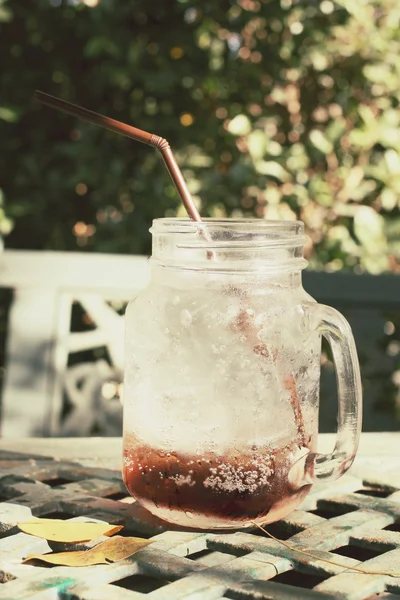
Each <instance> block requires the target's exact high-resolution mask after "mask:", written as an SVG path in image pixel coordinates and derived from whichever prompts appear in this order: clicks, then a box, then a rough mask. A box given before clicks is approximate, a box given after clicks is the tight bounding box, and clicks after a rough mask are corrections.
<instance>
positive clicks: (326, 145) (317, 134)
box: [310, 129, 333, 154]
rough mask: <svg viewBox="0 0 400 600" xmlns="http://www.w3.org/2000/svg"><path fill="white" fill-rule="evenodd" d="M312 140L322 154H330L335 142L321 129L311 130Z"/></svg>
mask: <svg viewBox="0 0 400 600" xmlns="http://www.w3.org/2000/svg"><path fill="white" fill-rule="evenodd" d="M310 142H311V143H312V145H313V146H315V148H317V150H319V151H320V152H322V154H330V153H331V152H332V151H333V144H332V142H331V141H330V140H328V138H327V137H325V135H324V134H323V133H322V131H320V130H319V129H313V130H312V131H310Z"/></svg>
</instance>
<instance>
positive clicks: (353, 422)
mask: <svg viewBox="0 0 400 600" xmlns="http://www.w3.org/2000/svg"><path fill="white" fill-rule="evenodd" d="M304 308H306V307H304ZM307 308H308V309H309V311H310V312H309V314H310V317H311V325H312V327H311V328H312V329H315V330H316V331H318V332H319V333H320V334H321V335H323V336H324V338H326V340H327V341H328V343H329V345H330V347H331V350H332V354H333V360H334V363H335V368H336V382H337V389H338V404H339V406H338V427H337V438H336V444H335V448H334V450H333V452H332V453H331V454H319V453H314V454H311V455H309V456H308V460H307V462H308V465H309V468H308V469H307V471H308V475H309V476H310V475H311V478H312V480H313V482H316V481H321V480H322V481H334V480H335V479H338V478H339V477H340V476H341V475H343V473H345V472H346V471H347V469H349V467H351V465H352V463H353V460H354V458H355V455H356V452H357V448H358V443H359V439H360V433H361V422H362V387H361V376H360V367H359V363H358V357H357V350H356V345H355V342H354V337H353V333H352V331H351V328H350V325H349V324H348V322H347V320H346V319H345V318H344V316H343V315H342V314H340V312H338V311H337V310H335V309H334V308H331V307H330V306H325V305H323V304H308V305H307ZM306 312H308V311H307V309H306ZM309 461H310V462H309Z"/></svg>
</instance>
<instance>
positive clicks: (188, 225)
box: [150, 217, 304, 235]
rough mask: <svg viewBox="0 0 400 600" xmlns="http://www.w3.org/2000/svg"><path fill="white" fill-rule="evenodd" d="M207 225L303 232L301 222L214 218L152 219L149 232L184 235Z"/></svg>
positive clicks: (297, 233)
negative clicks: (198, 220)
mask: <svg viewBox="0 0 400 600" xmlns="http://www.w3.org/2000/svg"><path fill="white" fill-rule="evenodd" d="M204 225H209V227H211V229H213V230H215V229H231V230H234V231H243V232H246V233H251V232H252V231H254V232H257V233H261V232H263V231H265V232H267V231H271V230H272V231H276V230H281V231H282V232H285V233H292V234H295V235H302V234H303V232H304V223H303V222H302V221H282V220H267V219H257V218H250V219H246V218H223V219H221V218H215V217H206V218H204V219H202V221H201V222H196V221H193V220H192V219H189V218H188V217H160V218H157V219H153V223H152V227H151V229H150V231H151V232H152V233H156V232H157V233H161V231H164V232H166V231H168V232H171V233H179V232H182V233H185V232H188V231H195V230H198V229H199V228H202V227H204Z"/></svg>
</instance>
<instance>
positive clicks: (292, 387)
mask: <svg viewBox="0 0 400 600" xmlns="http://www.w3.org/2000/svg"><path fill="white" fill-rule="evenodd" d="M33 97H34V98H35V99H36V100H39V102H42V104H46V105H47V106H50V107H51V108H55V109H57V110H61V111H62V112H65V113H67V114H69V115H72V116H73V117H77V118H78V119H82V120H84V121H88V122H89V123H94V124H95V125H99V126H100V127H104V128H105V129H109V130H110V131H114V132H115V133H119V134H122V135H124V136H126V137H129V138H132V139H134V140H137V141H138V142H143V143H144V144H148V145H149V146H154V147H155V148H157V150H159V151H160V152H161V156H162V157H163V159H164V162H165V164H166V167H167V169H168V171H169V174H170V175H171V178H172V181H173V182H174V184H175V187H176V189H177V191H178V194H179V196H180V197H181V199H182V202H183V205H184V207H185V209H186V212H187V213H188V215H189V217H190V218H191V219H192V220H193V221H196V222H197V223H201V222H202V220H201V217H200V214H199V211H198V210H197V208H196V205H195V203H194V201H193V198H192V196H191V194H190V192H189V190H188V188H187V185H186V183H185V180H184V178H183V175H182V172H181V170H180V168H179V166H178V164H177V162H176V160H175V157H174V155H173V153H172V150H171V148H170V146H169V143H168V142H167V140H165V139H164V138H162V137H160V136H159V135H155V134H154V133H149V132H147V131H143V129H138V128H137V127H132V125H127V124H126V123H122V122H121V121H116V120H115V119H111V118H110V117H106V116H104V115H101V114H99V113H96V112H93V111H92V110H88V109H87V108H83V107H82V106H78V105H77V104H72V103H71V102H67V101H66V100H62V99H61V98H56V97H55V96H51V95H50V94H46V93H45V92H40V91H39V90H36V91H35V92H34V94H33ZM200 233H201V235H202V237H203V238H204V239H205V240H207V241H210V237H209V235H208V233H207V230H206V229H205V228H204V227H202V228H201V230H200ZM207 258H208V259H215V253H214V251H213V250H210V249H208V250H207ZM247 329H249V323H247ZM250 329H251V328H250ZM253 333H254V332H253ZM254 351H255V352H256V353H260V352H259V351H258V350H257V346H256V347H255V348H254ZM261 354H262V352H261ZM285 387H286V389H287V391H288V392H289V397H290V403H291V405H292V407H293V410H294V414H295V418H296V420H297V422H298V428H299V434H300V438H301V440H302V442H303V444H304V445H306V443H305V429H304V423H303V417H302V413H301V408H300V403H299V398H298V396H297V390H296V383H295V381H294V377H293V375H292V374H291V375H290V377H289V378H288V379H287V380H286V381H285Z"/></svg>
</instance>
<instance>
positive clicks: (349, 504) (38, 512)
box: [0, 440, 400, 600]
mask: <svg viewBox="0 0 400 600" xmlns="http://www.w3.org/2000/svg"><path fill="white" fill-rule="evenodd" d="M70 443H72V444H73V443H74V442H72V441H71V442H70ZM99 443H101V442H99ZM103 444H107V441H106V440H104V441H103ZM3 447H4V446H3ZM103 452H104V449H103ZM98 462H99V461H98ZM100 462H101V461H100ZM362 473H364V475H363V474H362ZM365 473H367V474H365ZM0 500H1V502H0V578H1V581H2V582H3V584H4V585H2V586H0V598H2V599H7V600H22V599H25V598H35V599H39V598H40V599H41V600H42V599H43V600H47V599H49V598H51V599H61V600H67V599H68V600H114V599H115V600H117V599H118V600H135V599H140V598H143V599H144V598H149V599H150V598H151V599H152V600H180V599H185V600H186V599H187V600H195V599H196V600H214V599H221V598H231V599H232V600H233V599H256V598H257V599H263V598H265V599H273V600H278V599H279V600H281V599H282V600H283V599H291V598H293V599H294V598H296V599H300V600H301V599H306V598H307V599H311V600H312V599H315V600H317V599H319V598H321V599H322V598H330V599H332V598H343V599H347V600H363V599H366V598H368V599H370V598H378V597H379V598H381V597H385V600H387V599H388V598H392V599H394V598H398V599H399V600H400V577H391V576H389V575H365V574H360V573H356V572H355V571H351V570H349V567H352V566H355V565H359V566H362V567H363V568H365V569H368V570H374V571H397V572H398V571H400V471H399V468H398V465H397V468H396V469H393V468H391V469H387V468H386V470H384V469H383V468H382V467H381V466H380V463H379V462H378V461H376V464H375V466H374V465H372V467H371V465H368V469H366V467H365V465H364V466H363V467H362V468H359V469H358V471H357V470H356V474H355V475H354V474H353V475H350V476H345V477H343V478H342V479H341V480H339V481H338V482H337V483H336V484H334V485H332V484H331V485H329V486H328V485H323V486H315V487H314V488H313V490H312V493H311V494H310V496H309V497H308V498H307V499H306V502H305V503H304V504H303V505H302V507H301V510H296V511H294V512H293V513H292V514H291V515H290V516H288V517H287V518H286V519H283V520H281V521H280V522H279V523H276V524H274V525H270V526H269V527H268V529H269V531H270V532H271V533H273V534H274V535H276V536H278V537H280V538H281V539H285V540H287V541H289V542H290V544H291V545H293V546H295V547H296V548H298V549H303V550H306V551H308V552H312V553H313V554H316V555H317V556H318V557H319V559H317V558H310V557H308V556H305V555H302V554H299V553H297V552H292V551H290V550H288V549H287V548H285V547H284V546H282V545H281V544H279V543H278V542H275V541H274V540H272V539H270V538H267V537H266V536H265V535H264V534H263V533H262V532H261V531H259V530H252V531H246V532H240V533H215V532H214V533H211V532H204V531H203V532H200V531H180V530H178V529H175V530H174V529H173V528H169V527H168V528H167V526H166V525H165V524H163V523H162V522H161V521H158V520H156V519H153V518H151V517H149V514H148V513H147V512H146V511H144V510H143V509H141V507H140V506H139V505H137V504H136V503H133V501H132V500H131V499H130V498H129V497H127V494H126V491H125V488H124V485H123V483H122V481H121V477H120V473H119V471H117V470H114V469H107V468H103V467H101V466H99V465H97V466H93V465H91V466H90V465H89V466H88V465H87V464H86V465H85V464H83V465H82V464H81V463H78V462H74V461H70V460H67V461H66V460H58V459H56V458H53V457H48V458H46V457H43V456H42V455H40V456H39V455H38V456H34V455H30V456H28V455H27V454H22V453H16V452H10V451H7V450H0ZM31 515H35V516H46V517H57V518H62V519H75V520H76V519H79V520H85V519H87V518H88V517H90V519H98V520H101V521H106V522H108V523H115V524H123V525H124V526H125V529H124V530H123V531H122V533H123V534H124V535H135V536H141V537H145V538H151V539H152V540H154V543H153V544H151V545H150V546H148V547H146V548H144V549H143V550H141V551H140V552H138V553H136V554H135V555H133V556H132V557H130V558H129V559H126V560H123V561H119V562H117V563H113V564H108V565H97V566H93V567H81V568H71V567H52V566H48V567H46V566H43V565H40V566H35V565H32V564H22V563H21V559H22V558H23V557H25V556H26V555H27V554H29V553H33V552H35V553H41V552H48V551H50V549H51V548H52V549H54V550H64V549H66V547H65V545H63V544H57V545H56V546H55V545H54V544H52V545H51V548H50V545H49V543H48V542H46V541H45V540H42V539H39V538H36V537H33V536H29V535H27V534H24V533H21V532H19V531H18V529H17V527H16V522H17V521H19V520H25V519H27V518H29V517H30V516H31ZM89 546H90V544H79V545H76V546H75V547H74V549H77V548H82V547H89ZM68 547H69V548H71V546H70V545H69V546H68ZM326 558H328V559H330V560H333V561H335V562H339V563H341V564H342V565H343V567H341V566H335V565H331V564H329V563H327V562H324V561H323V560H322V559H326ZM38 565H39V563H38ZM378 594H379V596H378ZM381 594H382V595H381Z"/></svg>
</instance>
